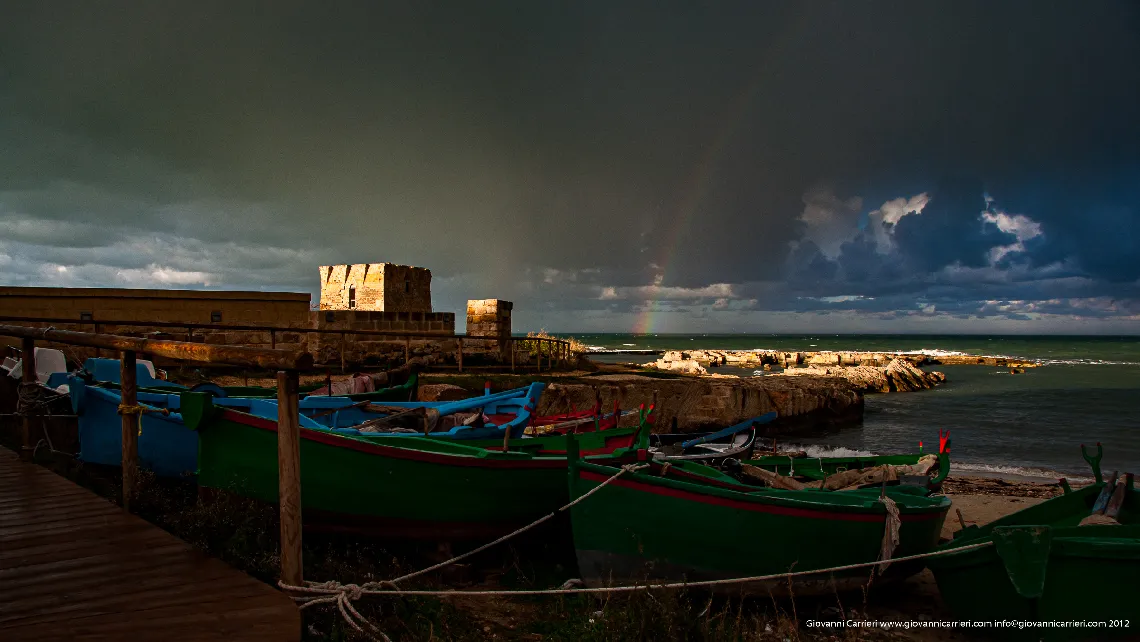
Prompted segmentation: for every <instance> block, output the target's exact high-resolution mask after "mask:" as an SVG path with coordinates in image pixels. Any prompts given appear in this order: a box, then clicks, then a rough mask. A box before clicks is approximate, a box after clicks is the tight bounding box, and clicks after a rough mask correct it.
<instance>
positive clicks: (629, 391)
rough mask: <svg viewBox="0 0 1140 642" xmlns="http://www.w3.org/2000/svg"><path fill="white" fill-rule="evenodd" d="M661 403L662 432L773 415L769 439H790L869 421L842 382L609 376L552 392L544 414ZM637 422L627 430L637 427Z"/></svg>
mask: <svg viewBox="0 0 1140 642" xmlns="http://www.w3.org/2000/svg"><path fill="white" fill-rule="evenodd" d="M654 393H656V398H657V420H656V422H655V423H656V426H657V428H656V430H655V431H656V432H672V431H674V430H676V431H679V432H695V431H699V430H703V429H712V428H723V427H725V426H729V425H732V424H735V423H739V422H741V421H744V420H746V419H749V418H751V417H758V416H760V415H763V414H765V413H768V412H772V411H773V410H774V411H776V412H777V413H779V419H777V420H776V421H775V422H773V423H771V424H767V425H765V426H763V427H762V430H763V431H764V432H763V434H765V435H784V434H794V433H796V432H806V431H812V430H819V429H822V428H828V427H832V428H834V427H838V426H844V425H849V424H851V423H855V422H858V421H861V420H862V418H863V393H862V392H860V391H859V389H858V388H857V387H856V386H855V385H853V384H852V383H850V382H848V381H845V380H843V379H840V378H837V377H754V378H735V377H724V378H720V377H684V378H679V379H658V378H654V377H646V376H642V375H636V374H609V375H598V376H593V377H589V383H585V382H583V380H582V379H579V380H577V381H576V382H574V383H566V384H562V383H555V384H551V385H550V386H548V387H547V389H546V391H545V392H544V393H543V395H542V401H541V402H540V403H539V409H538V411H539V414H543V415H546V414H555V413H561V412H566V411H567V410H568V409H570V408H577V409H579V410H581V409H584V408H589V407H590V406H592V405H593V403H594V398H595V394H598V395H600V396H601V399H602V407H603V408H604V409H606V410H607V411H608V410H610V409H612V408H613V404H614V401H615V400H616V401H617V402H618V405H619V406H620V407H621V408H622V409H623V410H628V409H634V408H637V407H638V406H639V405H640V404H645V406H646V407H647V408H648V407H649V405H650V404H651V403H652V402H653V399H654ZM632 422H633V418H632V417H630V418H627V419H626V420H625V421H624V422H623V425H624V424H630V425H632Z"/></svg>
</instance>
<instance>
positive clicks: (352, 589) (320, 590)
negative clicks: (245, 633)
mask: <svg viewBox="0 0 1140 642" xmlns="http://www.w3.org/2000/svg"><path fill="white" fill-rule="evenodd" d="M988 546H993V542H992V541H988V542H980V543H978V544H968V545H966V546H959V547H957V548H953V549H947V550H941V551H931V552H929V553H919V554H917V555H907V556H904V557H896V558H894V559H893V560H891V561H892V562H909V561H912V560H919V559H926V558H930V557H938V556H941V555H950V554H954V553H962V552H965V551H971V550H975V549H979V548H986V547H988ZM879 564H882V562H881V561H874V562H861V563H859V564H846V565H843V566H832V567H830V568H817V569H813V570H809V571H794V572H791V571H789V572H787V573H772V574H771V575H754V576H750V577H733V578H727V579H722V580H703V581H698V582H669V583H656V584H655V583H652V582H648V583H646V584H636V585H630V586H598V587H592V588H556V589H524V590H511V591H508V590H494V591H403V590H400V589H398V588H397V589H395V590H374V589H365V588H362V587H360V586H357V585H355V584H343V585H342V584H339V583H337V582H325V583H324V584H322V585H320V586H319V587H317V586H305V587H301V586H289V585H287V584H284V583H280V582H279V583H278V586H280V587H281V588H283V589H285V590H289V591H297V592H300V593H315V594H321V595H329V596H332V595H337V594H345V593H346V592H348V593H351V594H352V595H356V594H357V593H359V594H360V595H404V596H432V597H452V596H458V595H475V596H494V595H569V594H576V593H629V592H633V591H645V590H649V589H678V588H701V587H705V586H716V585H721V584H744V583H747V582H763V581H767V580H778V579H791V578H793V577H801V576H804V575H818V574H821V573H834V572H836V571H851V570H856V569H860V568H870V567H873V566H878V565H879ZM575 582H577V580H569V581H568V582H566V584H563V587H565V586H566V585H567V584H571V583H575ZM350 597H351V596H350ZM293 599H295V600H298V601H300V600H312V599H314V598H305V597H299V598H297V597H295V598H293ZM315 599H327V598H315Z"/></svg>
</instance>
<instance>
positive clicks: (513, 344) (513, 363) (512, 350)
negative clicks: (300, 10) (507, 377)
mask: <svg viewBox="0 0 1140 642" xmlns="http://www.w3.org/2000/svg"><path fill="white" fill-rule="evenodd" d="M509 343H510V344H511V372H514V371H515V350H516V349H517V348H518V346H517V345H516V344H515V340H514V339H511V340H510V341H509Z"/></svg>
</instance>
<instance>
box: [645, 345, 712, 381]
mask: <svg viewBox="0 0 1140 642" xmlns="http://www.w3.org/2000/svg"><path fill="white" fill-rule="evenodd" d="M653 367H655V368H657V369H658V370H668V371H669V372H680V373H681V374H691V375H703V374H708V370H705V367H704V366H702V365H701V363H700V362H699V361H697V360H696V359H693V358H691V357H690V356H689V355H688V353H685V352H679V351H676V350H672V351H669V352H666V353H665V354H664V356H662V357H661V358H660V359H658V360H657V361H656V362H655V363H654V364H653Z"/></svg>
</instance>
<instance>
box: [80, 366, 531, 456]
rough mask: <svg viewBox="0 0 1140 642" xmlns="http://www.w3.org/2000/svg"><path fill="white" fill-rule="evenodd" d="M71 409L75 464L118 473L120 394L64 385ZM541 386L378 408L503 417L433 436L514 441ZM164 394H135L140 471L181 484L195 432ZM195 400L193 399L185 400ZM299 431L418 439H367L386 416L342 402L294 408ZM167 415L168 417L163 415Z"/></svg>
mask: <svg viewBox="0 0 1140 642" xmlns="http://www.w3.org/2000/svg"><path fill="white" fill-rule="evenodd" d="M68 386H69V388H70V389H69V394H70V395H71V405H72V409H73V410H74V411H75V414H76V415H77V416H78V417H79V456H78V457H79V460H80V461H83V462H88V463H93V464H103V465H109V466H118V465H120V464H121V462H122V447H123V446H122V444H123V442H122V419H121V416H120V415H119V404H120V403H121V402H122V397H121V396H120V394H119V391H118V390H114V389H109V388H103V387H100V386H97V385H88V384H87V382H86V381H85V380H84V379H82V378H80V377H77V376H72V377H70V378H69V379H68ZM544 387H545V384H542V383H534V384H531V385H530V386H529V387H526V388H517V389H514V390H508V391H505V392H501V393H498V394H495V395H482V396H478V397H473V398H471V399H465V400H462V401H446V402H438V401H437V402H386V403H384V406H383V408H384V409H385V410H387V411H389V412H390V410H389V409H395V408H402V409H407V410H414V409H417V408H422V409H424V410H429V409H430V410H431V411H432V412H434V413H437V415H438V416H439V417H446V416H451V415H455V414H456V413H462V412H465V411H470V412H471V413H473V414H474V412H475V411H476V410H479V409H482V412H481V414H482V415H484V416H488V417H491V418H496V417H501V418H503V419H504V421H502V422H500V423H495V422H493V421H492V422H489V423H485V424H483V425H478V424H474V425H455V426H453V427H451V428H449V429H446V430H439V431H436V432H432V433H431V437H432V438H438V439H490V438H502V437H503V435H504V433H505V432H506V431H510V434H511V436H512V437H521V436H522V434H523V431H524V430H525V428H526V425H527V423H529V421H530V418H531V414H532V412H533V411H534V409H535V408H537V406H538V401H539V398H540V397H541V395H542V390H543V388H544ZM181 394H182V393H178V394H172V393H164V392H143V391H140V392H139V393H138V397H137V398H138V404H139V405H140V406H143V407H144V408H146V409H148V410H150V411H151V412H144V413H143V414H142V417H141V420H140V429H141V434H140V435H139V439H138V453H139V465H140V466H141V467H142V468H144V469H147V470H151V471H154V473H155V474H157V475H159V476H161V477H185V476H190V475H194V474H196V472H197V470H198V433H196V432H195V431H193V430H190V429H188V428H187V427H186V425H185V423H184V422H183V420H182V415H181V414H180V412H179V411H180V410H181V396H180V395H181ZM187 394H194V393H187ZM213 404H214V405H216V406H220V407H225V408H233V409H234V410H239V411H241V412H245V413H248V414H252V415H254V416H258V417H262V418H266V419H274V420H276V419H277V400H276V399H258V398H242V397H225V398H215V399H213ZM298 408H299V410H300V413H301V417H300V425H301V427H302V428H306V429H310V430H321V431H332V432H337V433H341V434H355V435H361V434H363V435H369V436H391V437H399V436H415V435H422V434H423V433H422V432H418V431H417V432H411V431H407V432H367V431H361V430H359V429H358V428H357V427H356V426H359V425H361V424H363V423H364V422H366V421H369V420H373V419H377V418H382V417H385V416H387V413H386V412H380V413H377V412H369V411H368V409H367V405H365V404H362V403H361V402H357V401H353V400H352V399H349V398H347V397H325V396H310V397H305V398H303V399H301V400H300V401H299V402H298ZM163 413H166V414H163Z"/></svg>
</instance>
